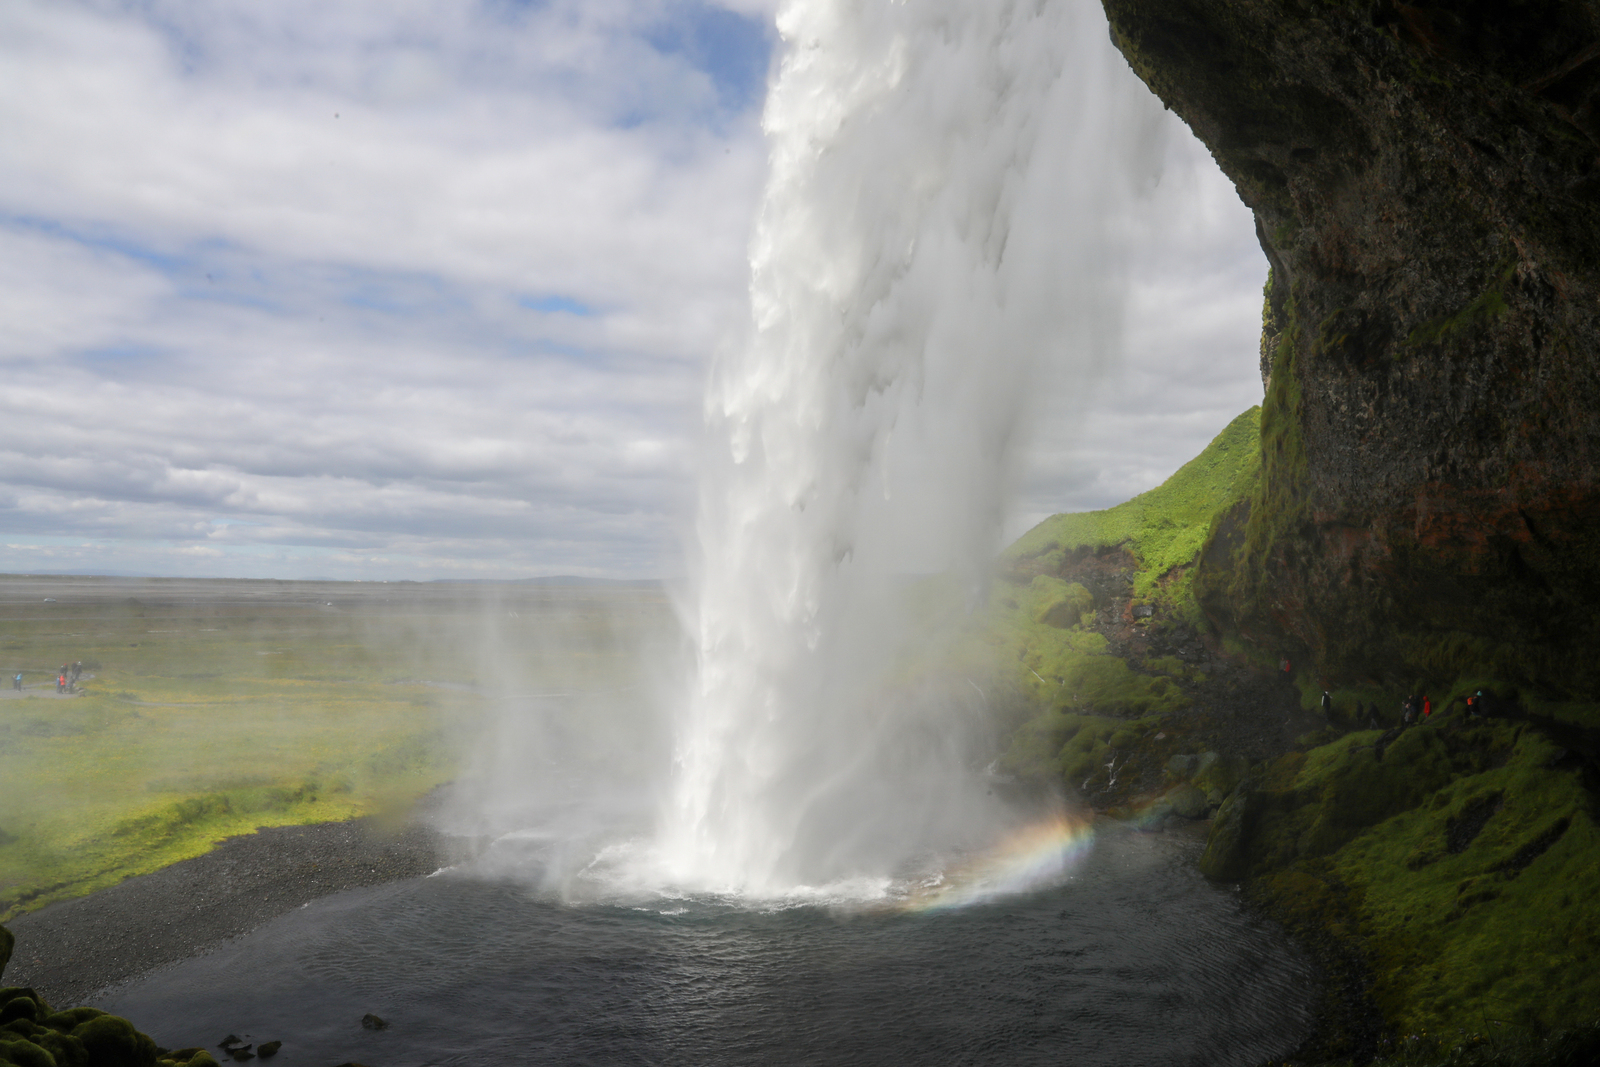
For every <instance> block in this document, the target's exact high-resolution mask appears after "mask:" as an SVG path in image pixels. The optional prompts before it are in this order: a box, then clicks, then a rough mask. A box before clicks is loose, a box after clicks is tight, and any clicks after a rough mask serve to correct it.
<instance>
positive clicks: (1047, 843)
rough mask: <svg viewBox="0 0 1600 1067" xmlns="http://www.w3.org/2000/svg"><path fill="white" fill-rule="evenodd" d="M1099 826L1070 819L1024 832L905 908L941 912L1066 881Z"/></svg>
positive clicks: (921, 892) (916, 894)
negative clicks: (1095, 826) (1095, 828)
mask: <svg viewBox="0 0 1600 1067" xmlns="http://www.w3.org/2000/svg"><path fill="white" fill-rule="evenodd" d="M1093 844H1094V826H1093V825H1092V824H1091V823H1090V822H1088V821H1087V820H1084V819H1079V818H1074V817H1073V816H1070V815H1066V814H1058V815H1054V816H1052V817H1050V818H1048V819H1045V820H1043V821H1041V822H1037V823H1034V824H1032V825H1030V826H1026V827H1023V828H1022V829H1021V830H1018V831H1017V832H1015V833H1013V834H1011V835H1010V836H1009V837H1007V838H1006V839H1005V840H1003V841H1001V842H1000V843H999V844H998V845H996V846H995V847H994V848H992V849H989V850H988V851H986V852H983V853H981V854H979V855H977V856H974V857H972V858H971V859H970V860H968V861H966V862H964V863H962V864H959V865H958V866H955V867H952V868H951V869H950V870H948V871H946V872H944V873H943V874H941V875H940V876H938V877H936V878H934V879H932V880H930V881H929V882H926V883H923V884H922V885H920V886H916V887H913V888H912V890H911V891H910V892H909V893H907V895H906V897H905V899H904V901H903V903H902V907H903V908H904V909H905V910H907V911H938V910H942V909H947V908H965V907H969V906H971V905H973V904H983V903H986V902H988V901H991V900H994V899H996V898H997V897H1005V896H1013V895H1016V894H1018V893H1027V892H1030V891H1031V890H1034V889H1040V888H1043V887H1044V886H1049V885H1055V884H1057V883H1059V882H1061V881H1062V880H1063V879H1065V878H1066V877H1067V876H1068V875H1070V874H1071V873H1072V871H1073V870H1074V869H1075V868H1076V867H1077V866H1078V864H1079V863H1081V862H1082V861H1083V859H1084V857H1085V856H1087V855H1088V854H1089V850H1090V848H1091V847H1092V846H1093Z"/></svg>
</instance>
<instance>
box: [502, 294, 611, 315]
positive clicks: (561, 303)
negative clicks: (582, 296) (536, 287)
mask: <svg viewBox="0 0 1600 1067" xmlns="http://www.w3.org/2000/svg"><path fill="white" fill-rule="evenodd" d="M517 303H518V305H520V306H522V307H525V308H527V309H528V310H529V311H539V312H543V313H544V314H546V315H578V316H580V317H582V318H589V317H590V316H592V315H595V314H597V312H596V311H595V309H594V308H592V307H590V306H589V305H588V304H585V303H583V302H582V301H580V300H574V299H572V297H570V296H559V295H554V294H552V295H550V296H522V297H518V298H517Z"/></svg>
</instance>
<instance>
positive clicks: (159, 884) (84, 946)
mask: <svg viewBox="0 0 1600 1067" xmlns="http://www.w3.org/2000/svg"><path fill="white" fill-rule="evenodd" d="M448 840H449V839H448V838H445V837H443V836H442V835H440V834H439V833H437V832H436V831H434V830H432V829H430V828H428V827H426V826H423V825H420V824H418V823H415V822H412V823H409V824H406V825H403V826H395V825H394V824H393V822H392V820H386V821H383V822H379V821H377V820H374V819H356V820H353V821H351V822H342V823H324V824H321V825H316V826H283V827H274V828H266V829H262V830H258V831H257V832H255V833H253V834H245V835H243V836H241V837H234V838H229V839H228V840H226V841H224V842H222V844H220V845H218V846H217V847H216V848H215V849H213V850H212V851H211V852H208V853H206V854H205V855H204V856H198V857H196V858H194V859H191V860H184V861H183V862H181V863H176V864H173V865H172V866H171V867H167V868H165V869H163V870H160V871H156V872H155V873H154V874H147V875H142V876H140V877H138V878H130V879H128V880H127V881H125V882H122V883H121V884H119V885H115V886H112V887H111V888H109V889H104V890H101V891H100V892H98V893H94V894H92V895H90V896H87V897H81V898H79V899H77V900H68V901H63V902H61V903H59V904H51V905H49V906H48V907H45V908H41V909H40V910H39V911H36V912H32V913H30V914H27V915H22V916H19V917H17V918H15V919H12V920H10V921H9V922H7V923H6V926H7V927H9V928H10V930H11V932H12V933H13V934H15V935H16V939H17V944H16V948H15V950H14V952H13V954H12V957H11V963H10V964H9V965H8V966H7V967H6V969H5V977H4V984H5V985H8V986H31V987H33V988H34V989H35V990H37V991H38V992H39V994H40V995H41V996H43V997H44V998H45V1000H47V1001H49V1002H50V1004H51V1005H52V1006H53V1007H55V1008H57V1009H61V1008H68V1007H74V1006H77V1005H80V1004H88V1003H92V1002H93V1000H94V996H95V994H97V993H99V992H101V991H102V990H105V989H106V988H108V987H110V986H115V985H119V984H121V983H123V982H126V981H128V980H130V979H134V978H138V977H140V976H141V975H145V974H148V973H150V972H151V971H154V970H157V969H159V968H161V967H164V966H166V965H168V964H171V963H177V962H178V961H180V960H185V959H188V958H189V957H191V956H196V955H199V954H201V953H203V952H206V951H208V950H209V949H212V948H214V947H216V946H217V945H220V944H222V943H223V942H225V941H228V940H231V939H232V938H236V937H239V936H240V935H242V934H246V933H249V932H250V931H251V930H253V929H255V928H256V927H258V926H260V925H262V924H263V923H265V922H267V921H268V920H269V919H274V918H276V917H277V916H279V915H282V914H284V913H285V912H289V911H292V910H294V909H295V908H298V907H300V906H301V905H302V904H306V903H309V902H310V901H313V900H316V899H317V898H319V897H324V896H327V895H328V894H330V893H336V892H339V891H340V890H343V889H354V888H357V887H360V886H371V885H380V884H383V883H385V882H394V881H398V880H400V879H403V878H417V877H421V876H423V875H427V874H431V873H433V872H434V871H436V870H438V869H439V868H440V867H441V866H443V865H444V864H446V863H447V862H449V860H448V858H447V857H446V851H447V846H446V842H447V841H448Z"/></svg>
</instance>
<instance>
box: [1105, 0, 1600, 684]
mask: <svg viewBox="0 0 1600 1067" xmlns="http://www.w3.org/2000/svg"><path fill="white" fill-rule="evenodd" d="M1104 4H1105V9H1106V12H1107V14H1108V16H1109V17H1110V21H1111V27H1112V31H1111V32H1112V37H1113V40H1114V41H1115V42H1116V44H1117V45H1118V47H1119V48H1120V49H1121V50H1122V53H1123V54H1124V55H1125V56H1126V57H1127V59H1128V61H1129V63H1130V64H1131V65H1132V67H1133V69H1134V70H1135V71H1136V72H1137V73H1138V74H1139V75H1140V77H1142V78H1143V79H1144V80H1145V82H1146V83H1147V84H1148V85H1149V86H1150V87H1151V89H1153V90H1154V91H1155V92H1156V93H1157V94H1158V95H1159V96H1160V97H1161V99H1162V100H1163V101H1164V102H1165V103H1166V104H1167V106H1168V107H1170V108H1171V109H1172V110H1173V111H1175V112H1176V113H1177V114H1178V115H1180V116H1181V117H1182V118H1183V119H1184V120H1185V121H1186V122H1187V123H1188V124H1189V125H1190V127H1191V128H1193V130H1194V131H1195V133H1196V134H1197V135H1199V137H1200V138H1201V139H1202V140H1204V141H1205V142H1206V144H1207V145H1209V146H1210V148H1211V150H1212V152H1213V154H1214V155H1215V157H1216V159H1217V161H1218V163H1219V164H1220V165H1221V167H1222V169H1223V170H1224V171H1225V172H1226V173H1227V174H1228V175H1229V176H1230V177H1231V178H1232V179H1233V181H1234V183H1235V184H1236V186H1237V187H1238V190H1239V194H1240V196H1241V197H1242V198H1243V199H1244V201H1245V203H1246V204H1247V205H1249V206H1250V207H1251V208H1252V209H1253V210H1254V211H1255V215H1256V228H1257V235H1258V237H1259V238H1260V241H1261V245H1262V248H1263V249H1264V251H1265V252H1266V255H1267V258H1268V260H1269V262H1270V263H1271V266H1272V272H1271V277H1270V280H1269V283H1268V292H1267V306H1266V311H1265V322H1264V324H1263V370H1264V373H1265V374H1266V399H1265V402H1264V404H1263V414H1262V447H1263V466H1262V476H1261V481H1260V484H1259V485H1258V486H1257V487H1256V489H1255V491H1254V493H1253V495H1252V496H1251V497H1250V499H1249V500H1247V501H1246V502H1245V503H1243V504H1241V505H1240V506H1238V507H1237V508H1235V509H1234V510H1233V511H1231V512H1230V513H1228V514H1226V515H1224V516H1222V517H1221V519H1220V520H1219V521H1218V523H1217V524H1216V525H1215V527H1214V531H1213V536H1212V539H1211V542H1210V543H1209V544H1208V546H1207V548H1206V550H1205V552H1204V553H1203V556H1202V560H1201V563H1200V565H1199V567H1198V571H1197V577H1196V591H1197V594H1198V595H1199V598H1200V601H1201V603H1202V606H1203V607H1204V609H1205V610H1206V612H1207V613H1208V614H1209V615H1210V616H1211V617H1212V618H1213V620H1214V621H1216V622H1217V623H1218V624H1219V625H1221V626H1222V627H1223V628H1224V629H1227V630H1231V631H1233V632H1235V633H1237V634H1239V635H1240V636H1242V637H1243V638H1245V639H1246V640H1249V641H1253V642H1254V643H1256V644H1257V645H1258V646H1259V647H1261V648H1262V649H1263V651H1266V652H1269V653H1273V654H1275V653H1277V652H1279V651H1282V652H1284V653H1287V654H1290V655H1300V656H1302V657H1304V656H1310V657H1311V660H1312V663H1313V664H1314V666H1315V667H1316V669H1317V670H1318V673H1319V674H1321V675H1322V677H1323V678H1324V679H1326V684H1330V685H1332V684H1342V683H1344V682H1348V681H1354V680H1357V679H1361V678H1380V677H1381V678H1387V679H1397V678H1399V677H1401V676H1405V677H1409V678H1419V677H1420V678H1428V677H1442V676H1445V675H1452V676H1453V675H1455V674H1458V673H1460V672H1462V671H1472V670H1481V671H1483V672H1484V673H1485V674H1486V675H1488V674H1492V675H1497V676H1500V677H1506V678H1516V679H1520V680H1522V681H1524V682H1531V683H1535V684H1537V685H1538V686H1540V687H1541V688H1544V689H1546V690H1556V691H1567V692H1571V693H1574V694H1581V695H1584V696H1595V695H1600V656H1597V655H1595V654H1594V652H1593V651H1592V650H1593V649H1595V648H1597V647H1600V612H1597V610H1596V605H1597V604H1600V359H1597V358H1596V357H1597V354H1600V349H1597V342H1600V112H1597V103H1600V3H1594V2H1582V0H1529V2H1525V3H1518V2H1514V0H1505V2H1499V3H1489V2H1484V0H1465V2H1461V3H1454V4H1435V5H1409V4H1404V3H1399V2H1394V0H1378V2H1376V3H1371V2H1364V3H1348V2H1338V0H1104Z"/></svg>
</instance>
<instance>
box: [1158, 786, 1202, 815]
mask: <svg viewBox="0 0 1600 1067" xmlns="http://www.w3.org/2000/svg"><path fill="white" fill-rule="evenodd" d="M1167 799H1168V800H1170V801H1171V802H1172V813H1173V814H1174V815H1181V816H1183V817H1184V818H1185V819H1203V818H1205V817H1206V815H1208V814H1209V813H1210V811H1211V802H1210V801H1209V800H1207V799H1206V795H1205V793H1203V792H1201V791H1200V790H1199V789H1196V788H1195V787H1194V786H1192V785H1181V786H1179V787H1178V788H1177V789H1174V790H1173V791H1172V792H1171V793H1170V794H1169V795H1168V797H1167Z"/></svg>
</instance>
